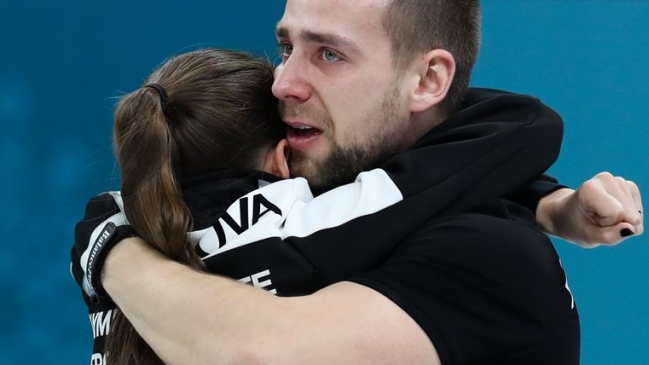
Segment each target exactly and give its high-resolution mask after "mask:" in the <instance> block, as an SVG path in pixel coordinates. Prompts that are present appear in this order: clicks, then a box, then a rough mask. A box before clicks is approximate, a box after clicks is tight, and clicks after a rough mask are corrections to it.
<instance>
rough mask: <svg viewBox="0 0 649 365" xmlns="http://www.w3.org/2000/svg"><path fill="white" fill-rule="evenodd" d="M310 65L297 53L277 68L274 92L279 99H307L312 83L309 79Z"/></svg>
mask: <svg viewBox="0 0 649 365" xmlns="http://www.w3.org/2000/svg"><path fill="white" fill-rule="evenodd" d="M307 67H308V65H306V64H305V62H304V61H303V60H301V59H300V58H299V57H298V56H297V55H291V57H289V58H288V59H287V60H286V61H285V62H284V63H282V64H281V65H279V66H277V68H276V69H275V81H274V82H273V94H274V95H275V97H276V98H278V99H279V100H288V99H296V100H299V101H306V100H308V99H309V97H310V96H311V85H310V83H309V82H308V80H307V72H308V69H307Z"/></svg>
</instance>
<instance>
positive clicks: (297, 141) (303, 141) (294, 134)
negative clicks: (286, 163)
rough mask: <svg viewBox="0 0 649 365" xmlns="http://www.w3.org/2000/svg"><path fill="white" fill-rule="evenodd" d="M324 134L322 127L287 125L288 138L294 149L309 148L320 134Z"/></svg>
mask: <svg viewBox="0 0 649 365" xmlns="http://www.w3.org/2000/svg"><path fill="white" fill-rule="evenodd" d="M321 135H322V129H318V128H314V127H310V126H306V125H299V126H290V125H287V127H286V139H288V143H289V145H290V146H291V148H293V149H298V150H303V149H307V148H309V147H310V146H311V145H312V144H313V143H314V142H315V141H316V140H317V139H318V137H319V136H321Z"/></svg>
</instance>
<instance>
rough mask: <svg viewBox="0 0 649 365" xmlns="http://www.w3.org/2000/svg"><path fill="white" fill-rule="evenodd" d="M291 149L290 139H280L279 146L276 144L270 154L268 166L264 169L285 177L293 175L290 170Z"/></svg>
mask: <svg viewBox="0 0 649 365" xmlns="http://www.w3.org/2000/svg"><path fill="white" fill-rule="evenodd" d="M290 151H291V149H290V147H289V146H288V141H287V140H286V139H283V140H281V141H279V143H278V144H277V146H275V148H274V149H273V150H272V151H271V153H270V155H269V156H268V160H267V161H266V168H265V169H264V170H265V171H266V172H269V173H271V174H273V175H276V176H279V177H281V178H283V179H288V178H289V177H291V174H290V172H289V170H288V156H289V154H290Z"/></svg>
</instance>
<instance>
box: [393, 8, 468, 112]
mask: <svg viewBox="0 0 649 365" xmlns="http://www.w3.org/2000/svg"><path fill="white" fill-rule="evenodd" d="M480 17H481V16H480V1H479V0H392V2H391V3H390V4H389V5H388V7H387V9H386V12H385V15H384V19H383V26H384V27H385V29H386V31H387V33H388V35H389V36H390V38H391V40H392V52H393V53H394V55H393V58H394V62H395V66H396V67H397V68H404V67H406V66H408V65H409V64H410V63H411V62H412V60H413V59H414V57H416V56H418V55H421V54H423V53H426V52H428V51H431V50H433V49H445V50H447V51H449V52H450V53H451V54H452V55H453V57H454V58H455V63H456V71H455V79H454V80H453V83H452V85H451V88H450V89H449V92H448V95H447V97H446V100H445V102H444V104H443V109H444V111H445V112H448V113H453V112H455V111H457V110H458V109H459V108H460V106H461V104H462V101H463V98H464V95H465V94H466V92H467V89H468V87H469V82H470V79H471V71H472V69H473V65H474V64H475V62H476V59H477V58H478V52H479V50H480Z"/></svg>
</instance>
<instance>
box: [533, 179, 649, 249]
mask: <svg viewBox="0 0 649 365" xmlns="http://www.w3.org/2000/svg"><path fill="white" fill-rule="evenodd" d="M642 211H643V208H642V198H641V195H640V190H639V189H638V186H637V185H636V184H635V183H634V182H633V181H629V180H626V179H624V178H622V177H618V176H613V175H611V174H610V173H608V172H603V173H600V174H598V175H596V176H595V177H593V178H592V179H590V180H588V181H586V182H584V183H583V184H582V185H581V186H580V187H579V189H577V190H572V189H568V188H561V189H558V190H555V191H552V192H551V193H550V194H548V195H546V196H545V197H543V198H541V199H540V201H539V203H538V207H537V209H536V219H537V222H538V223H539V225H540V226H541V227H542V228H543V230H544V231H545V232H546V233H548V234H551V235H554V236H557V237H560V238H563V239H566V240H568V241H572V242H574V243H576V244H578V245H579V246H582V247H587V248H592V247H597V246H599V245H600V244H604V245H615V244H618V243H620V242H622V241H623V240H624V239H625V238H628V237H630V236H632V235H640V234H642V233H643V232H644V223H643V214H642Z"/></svg>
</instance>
